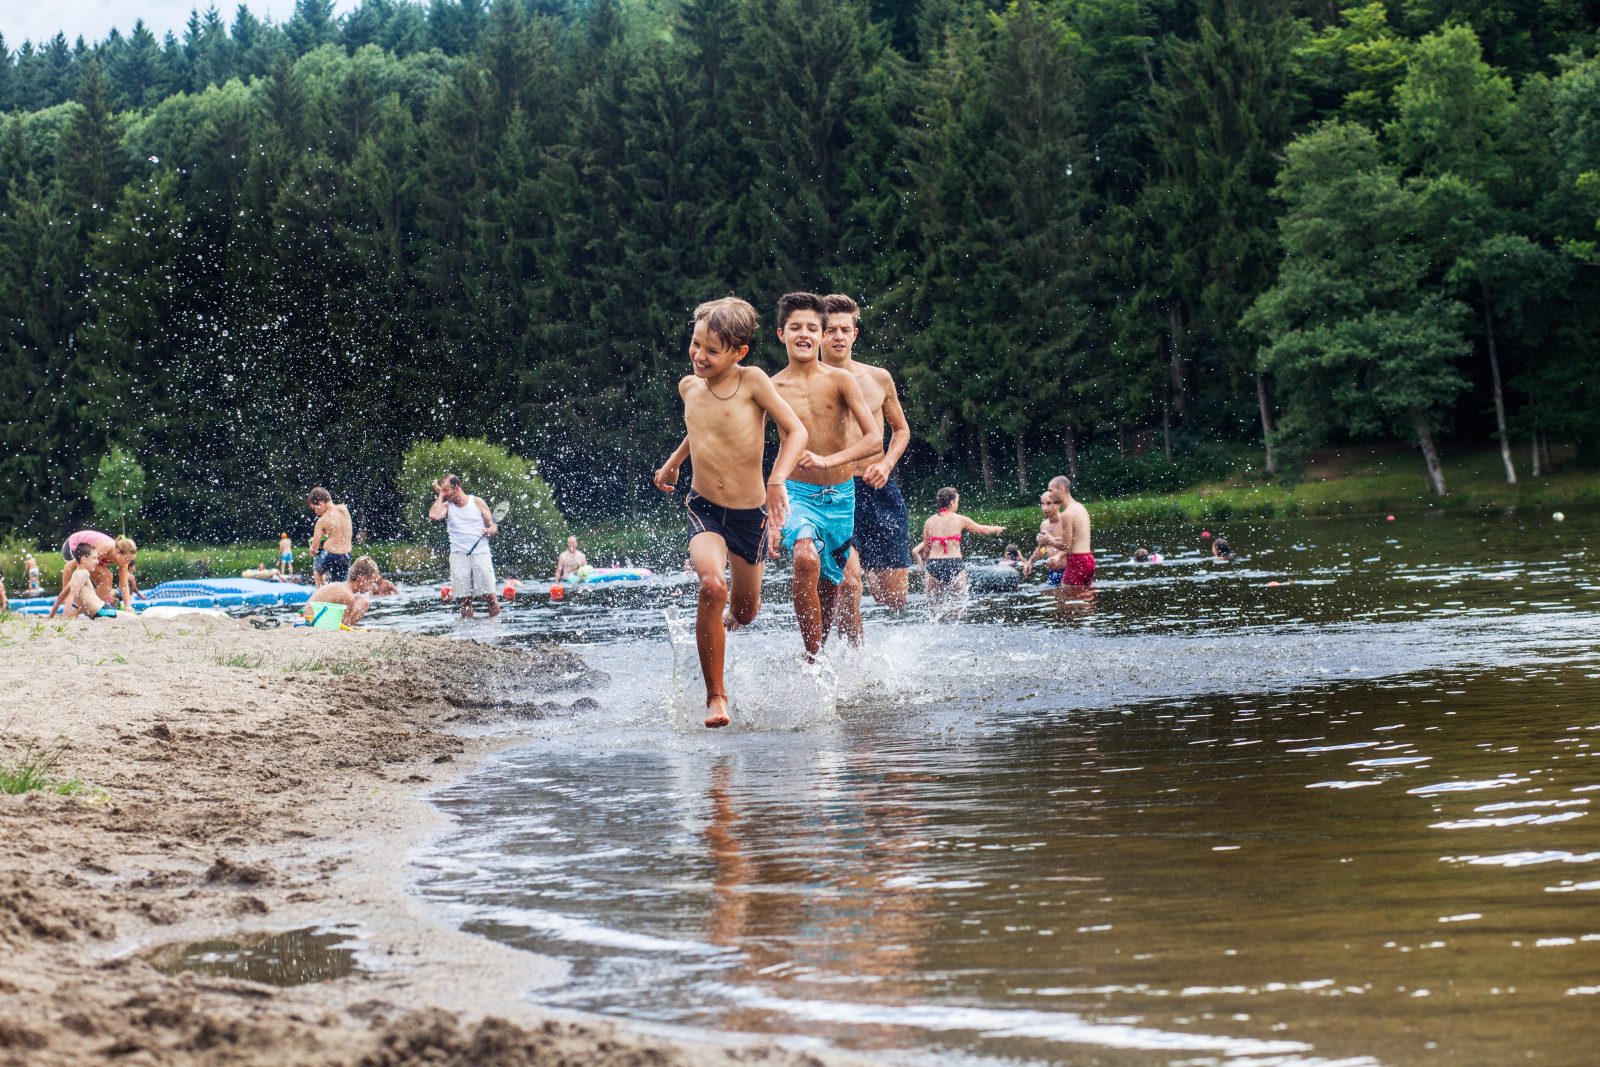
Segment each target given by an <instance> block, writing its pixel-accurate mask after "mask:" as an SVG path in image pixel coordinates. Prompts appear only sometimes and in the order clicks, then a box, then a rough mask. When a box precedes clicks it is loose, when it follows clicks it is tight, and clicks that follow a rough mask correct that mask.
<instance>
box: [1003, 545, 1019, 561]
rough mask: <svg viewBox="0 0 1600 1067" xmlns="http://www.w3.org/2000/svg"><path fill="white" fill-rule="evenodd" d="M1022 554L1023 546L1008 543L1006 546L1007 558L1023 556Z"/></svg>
mask: <svg viewBox="0 0 1600 1067" xmlns="http://www.w3.org/2000/svg"><path fill="white" fill-rule="evenodd" d="M1021 555H1022V549H1021V548H1019V547H1017V546H1016V545H1007V546H1006V558H1007V559H1010V558H1011V557H1012V556H1021Z"/></svg>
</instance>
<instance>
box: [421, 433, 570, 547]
mask: <svg viewBox="0 0 1600 1067" xmlns="http://www.w3.org/2000/svg"><path fill="white" fill-rule="evenodd" d="M446 474H455V475H457V476H459V477H460V478H461V484H462V487H463V488H465V489H466V491H467V492H468V493H470V494H471V495H473V496H476V497H479V498H480V499H482V500H483V501H484V503H486V504H488V505H489V506H490V508H493V507H494V506H495V505H496V504H497V503H499V502H500V501H502V500H504V501H507V502H509V503H510V505H511V509H510V511H509V512H507V514H506V518H505V521H504V522H503V523H501V532H500V533H498V534H496V535H495V536H494V538H492V539H491V541H490V545H491V547H492V548H493V550H494V553H495V556H496V558H497V559H500V560H503V561H524V562H530V563H538V564H541V565H542V564H544V563H546V562H548V561H550V560H553V559H555V557H556V556H557V555H558V554H559V553H560V551H561V545H562V544H563V543H564V542H565V541H566V538H567V524H566V519H565V518H563V517H562V515H561V512H560V511H559V510H558V509H557V508H556V504H555V498H554V496H553V495H552V494H551V492H550V487H549V486H548V485H547V484H545V481H544V479H543V478H541V477H540V476H539V469H538V467H536V466H535V465H534V464H533V463H532V462H530V461H529V460H526V459H522V458H521V457H519V456H514V455H512V454H511V453H510V452H508V451H506V449H504V448H501V447H500V446H499V445H493V444H490V443H489V442H487V441H477V440H469V439H466V438H461V437H446V438H445V439H444V440H442V441H419V442H418V443H416V444H414V445H412V446H411V447H410V448H408V449H406V454H405V458H404V460H402V462H401V466H400V474H399V484H400V485H401V486H402V487H403V489H404V499H405V512H406V520H407V522H408V524H409V525H410V528H411V530H412V532H413V533H414V534H415V535H416V536H418V537H419V538H421V537H426V538H427V539H428V541H429V542H430V543H437V544H438V545H439V546H441V551H443V550H444V548H443V546H444V545H445V544H446V538H445V535H444V524H443V523H442V522H430V521H429V520H428V508H429V507H430V506H431V505H432V504H433V501H434V493H433V489H432V488H431V487H432V485H433V483H434V482H435V481H437V480H438V479H440V478H442V477H444V476H445V475H446Z"/></svg>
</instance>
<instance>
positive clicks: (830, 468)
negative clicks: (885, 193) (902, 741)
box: [772, 293, 883, 660]
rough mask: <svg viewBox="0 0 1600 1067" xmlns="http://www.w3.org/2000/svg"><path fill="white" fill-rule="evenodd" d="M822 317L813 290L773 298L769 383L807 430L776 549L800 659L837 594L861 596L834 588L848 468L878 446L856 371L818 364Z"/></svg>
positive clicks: (845, 523)
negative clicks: (786, 564) (781, 552)
mask: <svg viewBox="0 0 1600 1067" xmlns="http://www.w3.org/2000/svg"><path fill="white" fill-rule="evenodd" d="M826 322H827V311H826V305H824V304H823V302H822V298H821V297H820V296H818V295H817V294H815V293H787V294H785V295H784V296H782V297H781V298H779V300H778V340H779V341H782V342H783V348H784V352H785V354H787V355H788V357H789V364H788V366H786V367H784V368H783V370H781V371H779V372H778V373H777V374H774V375H773V376H772V384H773V387H774V388H776V389H777V390H778V395H779V396H781V397H783V399H784V401H785V402H787V403H788V405H789V407H790V409H791V410H793V411H794V413H795V416H796V417H797V418H798V419H799V420H800V423H801V425H803V426H804V427H805V428H806V435H807V445H806V450H805V451H804V452H802V453H800V458H799V460H798V461H797V462H796V465H795V470H794V473H793V474H791V475H790V476H789V481H788V485H787V486H785V488H786V489H787V491H788V494H789V518H788V520H787V521H786V522H785V523H784V525H783V530H782V532H783V547H784V548H786V549H788V550H789V551H790V552H791V553H793V556H794V573H793V576H792V580H791V584H792V592H793V596H794V614H795V619H796V621H797V622H799V624H800V641H801V644H802V645H803V646H804V647H805V655H806V659H808V660H810V659H814V658H816V655H817V653H818V652H820V651H822V646H823V645H824V644H825V643H826V642H827V640H828V630H829V629H830V628H831V624H832V622H833V619H834V611H835V608H836V607H837V605H838V601H839V598H840V597H845V598H846V599H847V600H849V599H850V598H851V597H852V596H854V597H855V598H859V597H860V595H861V592H860V590H859V589H855V590H851V591H843V592H842V591H841V590H840V586H842V585H844V583H845V568H846V566H847V565H848V564H849V562H850V554H851V551H852V545H853V540H854V537H855V530H856V482H855V478H854V476H853V474H852V471H853V470H854V469H855V465H856V463H858V462H859V461H861V460H865V459H868V458H869V457H873V456H877V455H880V454H881V453H882V452H883V436H882V434H883V431H882V429H881V427H879V426H878V425H877V424H876V423H874V422H873V421H872V413H871V412H870V411H868V410H867V402H866V399H865V398H864V397H863V396H862V395H861V386H860V385H859V384H858V383H857V381H856V376H855V375H854V374H852V373H850V372H849V371H844V370H837V369H835V368H833V367H830V366H828V365H827V364H826V363H823V362H822V330H823V326H824V325H825V324H826ZM875 435H876V436H875ZM780 436H781V430H780ZM856 602H857V603H859V599H857V601H856ZM854 636H856V637H857V638H859V632H858V633H857V634H856V635H854Z"/></svg>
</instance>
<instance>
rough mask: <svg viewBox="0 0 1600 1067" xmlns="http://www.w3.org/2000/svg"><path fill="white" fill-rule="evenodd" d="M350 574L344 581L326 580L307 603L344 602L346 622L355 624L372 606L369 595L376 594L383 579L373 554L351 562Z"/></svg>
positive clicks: (348, 624)
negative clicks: (373, 559)
mask: <svg viewBox="0 0 1600 1067" xmlns="http://www.w3.org/2000/svg"><path fill="white" fill-rule="evenodd" d="M349 571H350V573H349V576H348V578H346V579H345V580H344V581H338V582H326V583H324V584H323V585H321V586H320V587H318V589H317V591H316V592H315V593H312V594H311V599H310V600H307V601H306V603H307V604H342V605H344V620H343V621H344V624H345V625H346V626H354V625H355V624H356V623H358V622H360V621H361V618H362V616H364V615H365V614H366V613H367V608H368V607H369V606H370V602H369V601H368V599H367V598H368V597H370V596H372V595H374V593H375V592H376V590H377V588H378V583H379V582H381V581H383V578H382V576H381V575H379V574H378V565H377V564H376V563H374V562H373V561H372V557H371V556H362V557H361V558H360V559H358V560H356V561H355V562H354V563H352V564H350V567H349Z"/></svg>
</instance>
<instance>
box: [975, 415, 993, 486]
mask: <svg viewBox="0 0 1600 1067" xmlns="http://www.w3.org/2000/svg"><path fill="white" fill-rule="evenodd" d="M978 462H979V463H980V464H981V465H982V468H983V491H984V492H986V493H992V492H994V457H993V456H991V455H989V435H988V434H986V433H984V432H983V431H981V430H980V431H979V432H978Z"/></svg>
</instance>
